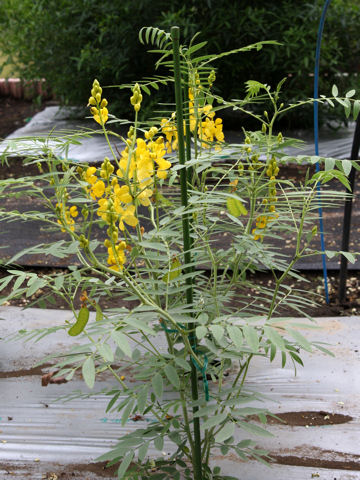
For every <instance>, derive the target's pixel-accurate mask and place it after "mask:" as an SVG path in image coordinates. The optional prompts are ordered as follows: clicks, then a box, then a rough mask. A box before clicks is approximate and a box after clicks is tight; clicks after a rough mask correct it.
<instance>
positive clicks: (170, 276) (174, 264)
mask: <svg viewBox="0 0 360 480" xmlns="http://www.w3.org/2000/svg"><path fill="white" fill-rule="evenodd" d="M180 274H181V263H180V260H179V259H178V258H177V257H175V258H173V259H172V260H171V266H170V271H169V272H168V273H166V274H165V275H164V276H163V278H162V280H163V281H164V282H165V283H168V282H169V281H171V280H175V279H176V278H177V277H178V276H179V275H180Z"/></svg>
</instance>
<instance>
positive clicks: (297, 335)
mask: <svg viewBox="0 0 360 480" xmlns="http://www.w3.org/2000/svg"><path fill="white" fill-rule="evenodd" d="M286 330H287V331H288V332H289V333H290V335H291V336H292V338H293V339H294V340H295V341H296V342H297V343H298V345H299V346H300V347H301V348H303V349H304V350H307V351H308V352H312V346H311V343H310V342H309V341H308V340H307V339H306V338H305V337H304V336H303V335H301V333H299V332H298V331H296V330H293V329H292V328H287V329H286Z"/></svg>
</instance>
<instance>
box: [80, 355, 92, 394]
mask: <svg viewBox="0 0 360 480" xmlns="http://www.w3.org/2000/svg"><path fill="white" fill-rule="evenodd" d="M81 370H82V376H83V379H84V380H85V383H86V385H87V386H88V387H89V388H93V387H94V383H95V363H94V359H93V358H92V357H88V358H87V359H86V360H85V362H84V363H83V366H82V369H81Z"/></svg>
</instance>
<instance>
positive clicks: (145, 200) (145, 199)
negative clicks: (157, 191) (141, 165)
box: [137, 188, 153, 207]
mask: <svg viewBox="0 0 360 480" xmlns="http://www.w3.org/2000/svg"><path fill="white" fill-rule="evenodd" d="M152 194H153V191H152V190H151V189H150V188H144V190H142V191H141V192H140V193H139V194H138V196H137V198H138V200H139V202H140V203H141V205H143V206H144V207H148V206H149V205H150V198H151V197H152Z"/></svg>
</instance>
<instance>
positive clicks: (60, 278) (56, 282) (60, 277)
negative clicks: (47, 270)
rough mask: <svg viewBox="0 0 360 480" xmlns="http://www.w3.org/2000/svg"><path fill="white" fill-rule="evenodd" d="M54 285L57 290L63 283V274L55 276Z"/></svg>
mask: <svg viewBox="0 0 360 480" xmlns="http://www.w3.org/2000/svg"><path fill="white" fill-rule="evenodd" d="M54 285H55V287H56V289H57V290H61V289H62V286H63V285H64V275H58V276H57V277H55V280H54Z"/></svg>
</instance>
